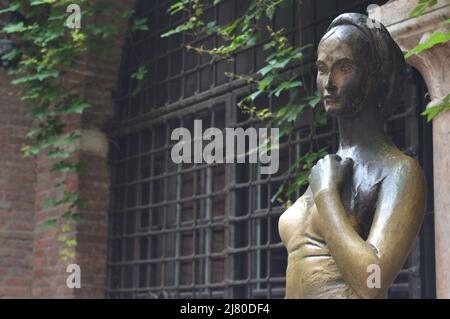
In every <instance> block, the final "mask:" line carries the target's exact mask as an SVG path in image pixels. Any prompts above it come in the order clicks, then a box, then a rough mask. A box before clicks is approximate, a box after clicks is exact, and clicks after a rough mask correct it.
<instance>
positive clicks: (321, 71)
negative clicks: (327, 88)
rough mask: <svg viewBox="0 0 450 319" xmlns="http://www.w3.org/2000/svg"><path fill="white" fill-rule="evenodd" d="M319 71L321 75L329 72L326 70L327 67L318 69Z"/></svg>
mask: <svg viewBox="0 0 450 319" xmlns="http://www.w3.org/2000/svg"><path fill="white" fill-rule="evenodd" d="M318 71H319V73H325V72H327V68H325V67H319V68H318Z"/></svg>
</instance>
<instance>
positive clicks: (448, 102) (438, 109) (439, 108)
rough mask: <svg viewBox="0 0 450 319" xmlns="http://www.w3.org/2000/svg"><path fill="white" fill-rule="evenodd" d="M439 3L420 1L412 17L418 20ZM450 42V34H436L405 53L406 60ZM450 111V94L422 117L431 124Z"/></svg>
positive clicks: (434, 0)
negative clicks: (438, 116) (437, 117)
mask: <svg viewBox="0 0 450 319" xmlns="http://www.w3.org/2000/svg"><path fill="white" fill-rule="evenodd" d="M437 3H438V1H437V0H419V1H418V3H417V5H416V6H415V7H414V9H413V10H412V11H411V12H410V17H414V18H418V17H420V16H421V15H423V14H424V12H425V11H426V10H427V9H429V8H432V7H433V6H435V5H436V4H437ZM449 23H450V19H446V20H444V21H442V22H441V24H442V25H445V24H449ZM449 40H450V32H446V33H442V32H440V31H436V32H434V33H433V34H432V35H431V36H430V37H429V38H428V39H427V40H426V41H425V42H423V43H420V44H419V45H417V46H416V47H414V48H412V49H411V50H409V51H408V52H406V53H405V58H406V59H409V58H410V57H412V56H414V55H419V54H420V53H422V52H424V51H426V50H428V49H430V48H432V47H434V46H435V45H439V44H445V43H447V42H448V41H449ZM448 110H450V94H447V96H446V97H445V98H444V99H443V101H442V103H441V104H438V105H435V106H433V107H429V108H427V109H426V110H425V111H424V112H423V113H422V115H423V116H426V118H427V122H431V121H432V120H433V119H434V118H435V117H436V116H437V115H438V114H441V113H443V112H445V111H448Z"/></svg>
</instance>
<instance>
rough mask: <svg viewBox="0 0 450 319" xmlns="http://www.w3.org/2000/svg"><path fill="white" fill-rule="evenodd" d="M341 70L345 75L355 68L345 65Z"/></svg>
mask: <svg viewBox="0 0 450 319" xmlns="http://www.w3.org/2000/svg"><path fill="white" fill-rule="evenodd" d="M341 70H342V72H344V73H348V72H351V71H352V70H353V67H352V66H351V65H350V64H344V65H342V66H341Z"/></svg>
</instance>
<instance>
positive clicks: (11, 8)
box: [0, 3, 20, 14]
mask: <svg viewBox="0 0 450 319" xmlns="http://www.w3.org/2000/svg"><path fill="white" fill-rule="evenodd" d="M18 9H20V4H19V3H15V4H11V5H10V6H9V7H7V8H5V9H2V10H0V14H3V13H8V12H14V11H17V10H18Z"/></svg>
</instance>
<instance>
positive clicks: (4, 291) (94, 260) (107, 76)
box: [0, 0, 134, 298]
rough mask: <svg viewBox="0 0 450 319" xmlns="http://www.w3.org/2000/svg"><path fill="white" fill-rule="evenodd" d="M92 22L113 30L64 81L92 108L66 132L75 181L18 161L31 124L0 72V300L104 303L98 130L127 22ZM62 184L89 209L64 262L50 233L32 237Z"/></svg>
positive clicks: (102, 137) (41, 164) (103, 161)
mask: <svg viewBox="0 0 450 319" xmlns="http://www.w3.org/2000/svg"><path fill="white" fill-rule="evenodd" d="M93 1H95V0H93ZM133 4H134V1H132V0H122V1H121V2H120V5H121V6H123V8H122V10H121V12H122V11H123V10H125V9H126V8H130V7H132V6H133ZM81 9H83V8H81ZM95 18H96V20H100V19H106V20H112V21H114V22H116V23H120V25H119V35H118V36H117V37H116V38H115V39H114V43H113V45H112V50H111V51H110V52H108V54H107V56H99V55H98V54H97V52H88V53H87V54H86V56H85V58H84V60H83V61H82V62H81V63H80V64H79V66H78V67H77V70H76V72H74V73H72V74H71V75H70V76H68V77H67V78H66V79H65V80H66V82H67V84H68V87H72V86H73V85H74V84H75V85H76V87H77V90H78V93H80V94H81V95H83V96H84V97H85V98H86V100H87V102H88V103H90V104H92V105H93V107H92V108H91V109H89V110H87V111H86V112H85V114H83V116H72V117H71V118H69V119H68V120H67V123H68V125H69V126H70V127H71V128H76V129H79V130H80V131H81V133H82V134H81V135H82V138H81V140H80V142H79V143H78V144H77V145H76V146H75V148H76V152H75V154H74V158H75V159H81V160H82V161H84V162H86V163H87V164H88V166H87V168H86V169H84V170H82V171H81V172H80V173H79V174H71V175H70V176H63V175H61V174H59V173H58V174H56V173H54V172H51V169H52V162H51V161H50V159H49V158H48V157H47V156H46V155H45V154H42V155H40V156H39V157H37V158H27V159H25V158H23V157H22V153H21V147H22V144H24V143H25V142H26V139H25V136H26V132H27V130H28V128H29V127H30V126H31V122H30V120H27V119H26V117H25V116H24V113H25V111H24V109H23V108H21V107H19V105H20V101H19V99H18V97H17V89H16V88H14V87H11V85H10V84H9V82H10V80H11V78H10V77H9V76H7V75H6V73H5V72H3V71H0V111H1V114H2V116H1V117H0V149H1V153H0V159H1V160H0V298H14V297H15V298H29V297H32V298H102V297H104V289H105V275H106V258H107V225H108V218H107V217H108V204H109V202H108V201H109V194H108V190H109V184H110V182H109V178H110V177H109V172H110V168H109V166H108V139H107V136H106V134H105V132H104V127H105V126H106V125H107V124H108V122H109V121H110V120H111V117H112V115H113V112H114V111H113V110H114V101H113V98H112V92H113V90H114V89H115V87H116V83H117V79H118V73H119V72H118V71H119V65H120V59H121V53H122V47H123V43H124V38H125V32H126V27H127V21H124V20H123V19H122V20H121V19H119V18H117V17H116V16H114V14H109V16H105V15H104V16H102V17H95ZM83 23H89V22H88V21H83ZM77 84H78V85H77ZM63 177H65V178H66V180H67V181H68V182H67V183H66V186H65V188H66V191H79V192H80V194H81V197H82V198H84V199H87V200H88V201H89V206H88V207H87V208H85V209H82V210H81V211H80V214H81V216H82V218H83V219H84V222H83V223H82V224H81V225H77V226H76V227H75V229H73V231H72V232H71V233H70V234H69V236H70V237H72V238H75V239H76V240H77V241H78V245H77V247H76V255H75V258H74V259H73V260H67V261H63V260H62V259H61V258H60V257H59V251H60V248H61V244H60V243H59V242H58V241H57V237H58V235H59V232H58V230H56V229H53V230H49V231H41V230H40V229H39V226H40V225H42V224H43V223H44V222H45V221H46V220H48V219H50V218H53V217H55V216H59V215H61V213H62V212H63V211H64V210H63V208H52V207H45V208H44V207H41V205H40V203H41V202H42V200H43V199H45V198H48V197H49V196H56V195H58V194H59V195H61V194H62V191H63V190H61V189H55V187H54V184H55V182H56V181H58V180H60V179H61V178H63ZM71 263H76V264H78V265H79V266H80V267H81V289H69V288H67V286H66V279H67V276H68V275H69V274H68V273H66V267H67V265H68V264H71Z"/></svg>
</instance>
